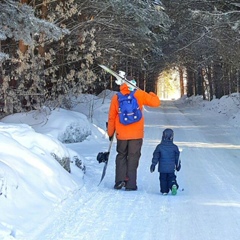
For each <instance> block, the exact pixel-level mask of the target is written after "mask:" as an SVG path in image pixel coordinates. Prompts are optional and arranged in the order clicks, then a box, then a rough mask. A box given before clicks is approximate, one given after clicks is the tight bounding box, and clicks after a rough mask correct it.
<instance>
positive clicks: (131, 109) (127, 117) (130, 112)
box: [117, 89, 142, 125]
mask: <svg viewBox="0 0 240 240" xmlns="http://www.w3.org/2000/svg"><path fill="white" fill-rule="evenodd" d="M135 92H136V89H135V90H134V91H131V92H130V94H126V95H123V94H122V93H121V92H119V93H117V95H118V103H119V109H118V115H119V121H120V123H122V124H124V125H129V124H131V123H135V122H138V121H139V120H140V119H141V118H142V111H141V109H140V108H139V105H138V102H137V99H136V98H135V97H134V93H135Z"/></svg>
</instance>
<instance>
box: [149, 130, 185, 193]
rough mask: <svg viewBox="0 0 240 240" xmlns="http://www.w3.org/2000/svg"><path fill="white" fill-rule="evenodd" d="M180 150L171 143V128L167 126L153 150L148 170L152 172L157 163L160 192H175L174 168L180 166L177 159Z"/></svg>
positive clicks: (176, 186) (177, 168)
mask: <svg viewBox="0 0 240 240" xmlns="http://www.w3.org/2000/svg"><path fill="white" fill-rule="evenodd" d="M179 156H180V151H179V149H178V147H177V145H175V144H174V143H173V130H172V129H170V128H167V129H165V130H164V131H163V135H162V141H161V143H159V144H158V145H157V147H156V149H155V151H154V152H153V158H152V165H151V166H150V172H151V173H152V172H154V170H155V166H156V165H157V164H158V172H159V173H160V174H159V180H160V192H161V193H162V194H163V195H167V194H168V193H169V190H171V192H172V195H176V194H177V189H178V187H179V186H178V184H177V180H176V175H175V173H174V171H175V169H176V170H177V171H179V170H180V168H181V162H180V160H179Z"/></svg>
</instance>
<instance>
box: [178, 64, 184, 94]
mask: <svg viewBox="0 0 240 240" xmlns="http://www.w3.org/2000/svg"><path fill="white" fill-rule="evenodd" d="M178 71H179V81H180V94H181V97H182V96H183V95H184V83H183V69H182V67H179V68H178Z"/></svg>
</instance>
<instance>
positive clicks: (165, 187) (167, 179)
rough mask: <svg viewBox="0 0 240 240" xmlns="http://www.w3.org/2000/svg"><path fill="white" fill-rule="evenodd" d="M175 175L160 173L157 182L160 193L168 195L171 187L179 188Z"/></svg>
mask: <svg viewBox="0 0 240 240" xmlns="http://www.w3.org/2000/svg"><path fill="white" fill-rule="evenodd" d="M176 178H177V177H176V175H175V173H174V172H173V173H160V174H159V180H160V192H161V193H168V192H169V190H171V189H172V186H173V185H174V184H175V185H176V186H177V188H178V187H179V186H178V184H177V180H176Z"/></svg>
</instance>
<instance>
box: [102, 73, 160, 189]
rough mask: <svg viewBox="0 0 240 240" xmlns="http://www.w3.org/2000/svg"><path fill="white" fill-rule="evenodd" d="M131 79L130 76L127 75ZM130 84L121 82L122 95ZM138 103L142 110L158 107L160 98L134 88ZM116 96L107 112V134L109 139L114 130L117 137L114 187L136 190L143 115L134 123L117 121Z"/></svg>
mask: <svg viewBox="0 0 240 240" xmlns="http://www.w3.org/2000/svg"><path fill="white" fill-rule="evenodd" d="M127 79H128V80H133V78H132V77H127ZM130 90H132V89H131V86H128V85H127V84H126V83H123V84H122V85H121V86H120V92H121V93H122V94H123V95H126V94H129V93H130ZM134 96H135V98H136V99H137V101H138V105H139V107H140V109H141V111H142V110H143V106H144V105H146V106H149V107H158V106H160V99H159V98H158V96H157V95H156V94H154V93H153V92H150V93H146V92H144V91H142V90H136V92H135V93H134ZM118 109H119V104H118V96H117V95H114V96H113V98H112V100H111V104H110V108H109V114H108V129H107V131H108V136H109V139H110V140H111V139H112V137H113V135H114V133H115V132H116V138H117V156H116V170H115V185H114V188H115V189H121V188H122V187H125V190H128V191H131V190H137V168H138V164H139V159H140V156H141V147H142V143H143V137H144V117H143V116H142V118H141V119H140V120H139V121H138V122H135V123H132V124H129V125H124V124H121V123H120V121H119V116H118V111H119V110H118Z"/></svg>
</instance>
